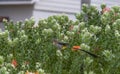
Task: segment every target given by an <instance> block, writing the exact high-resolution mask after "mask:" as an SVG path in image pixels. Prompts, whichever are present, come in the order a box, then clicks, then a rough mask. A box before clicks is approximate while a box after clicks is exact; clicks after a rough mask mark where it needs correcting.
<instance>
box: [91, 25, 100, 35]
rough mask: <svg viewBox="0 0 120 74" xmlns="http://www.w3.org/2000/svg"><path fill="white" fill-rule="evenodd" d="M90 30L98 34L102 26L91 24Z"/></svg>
mask: <svg viewBox="0 0 120 74" xmlns="http://www.w3.org/2000/svg"><path fill="white" fill-rule="evenodd" d="M90 31H91V32H92V33H93V34H96V33H98V32H100V31H101V27H99V26H94V25H91V26H90Z"/></svg>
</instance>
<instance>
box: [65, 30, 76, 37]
mask: <svg viewBox="0 0 120 74" xmlns="http://www.w3.org/2000/svg"><path fill="white" fill-rule="evenodd" d="M66 33H67V35H68V36H70V37H71V36H74V34H75V33H74V32H70V31H67V32H66Z"/></svg>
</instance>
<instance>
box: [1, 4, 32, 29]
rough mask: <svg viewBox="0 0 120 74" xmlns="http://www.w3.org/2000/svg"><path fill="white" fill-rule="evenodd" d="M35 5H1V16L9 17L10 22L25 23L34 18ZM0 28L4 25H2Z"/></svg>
mask: <svg viewBox="0 0 120 74" xmlns="http://www.w3.org/2000/svg"><path fill="white" fill-rule="evenodd" d="M33 9H34V6H33V5H0V16H9V18H10V20H14V22H16V21H19V20H21V21H23V20H25V19H26V18H30V17H31V16H33ZM0 26H2V27H3V25H2V24H1V23H0Z"/></svg>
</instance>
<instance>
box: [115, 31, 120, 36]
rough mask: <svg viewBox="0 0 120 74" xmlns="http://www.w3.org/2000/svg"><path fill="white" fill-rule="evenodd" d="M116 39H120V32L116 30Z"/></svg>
mask: <svg viewBox="0 0 120 74" xmlns="http://www.w3.org/2000/svg"><path fill="white" fill-rule="evenodd" d="M115 37H117V38H118V37H120V33H119V31H118V30H115Z"/></svg>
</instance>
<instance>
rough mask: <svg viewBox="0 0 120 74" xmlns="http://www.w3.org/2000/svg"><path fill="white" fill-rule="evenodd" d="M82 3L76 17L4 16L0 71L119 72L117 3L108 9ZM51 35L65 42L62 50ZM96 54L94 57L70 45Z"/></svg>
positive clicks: (119, 16) (48, 73)
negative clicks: (12, 18) (9, 18)
mask: <svg viewBox="0 0 120 74" xmlns="http://www.w3.org/2000/svg"><path fill="white" fill-rule="evenodd" d="M101 8H102V11H99V10H98V9H97V8H96V7H95V6H87V5H83V7H82V11H81V13H77V14H76V21H72V20H70V19H69V18H68V17H67V16H66V15H53V16H50V17H48V18H47V19H40V21H39V23H38V25H34V24H35V21H34V19H33V18H31V19H29V20H25V22H17V23H13V21H10V22H7V21H6V20H4V24H5V29H6V30H5V31H4V32H0V51H1V52H0V55H1V56H0V73H2V74H17V73H18V74H24V73H25V72H28V71H29V72H39V73H40V74H119V73H120V71H119V70H120V63H119V60H120V57H119V55H120V53H119V52H120V24H119V22H120V7H118V6H114V7H112V8H111V9H110V10H108V9H107V6H106V5H101ZM53 39H58V40H59V41H62V42H68V43H69V46H68V47H67V48H66V49H64V50H62V49H58V48H57V47H56V46H54V45H53ZM74 45H78V46H80V47H81V49H84V50H86V51H89V52H91V53H94V54H96V55H98V56H99V57H98V58H94V57H92V56H90V55H88V54H87V53H85V52H82V51H73V50H71V49H72V46H74Z"/></svg>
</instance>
